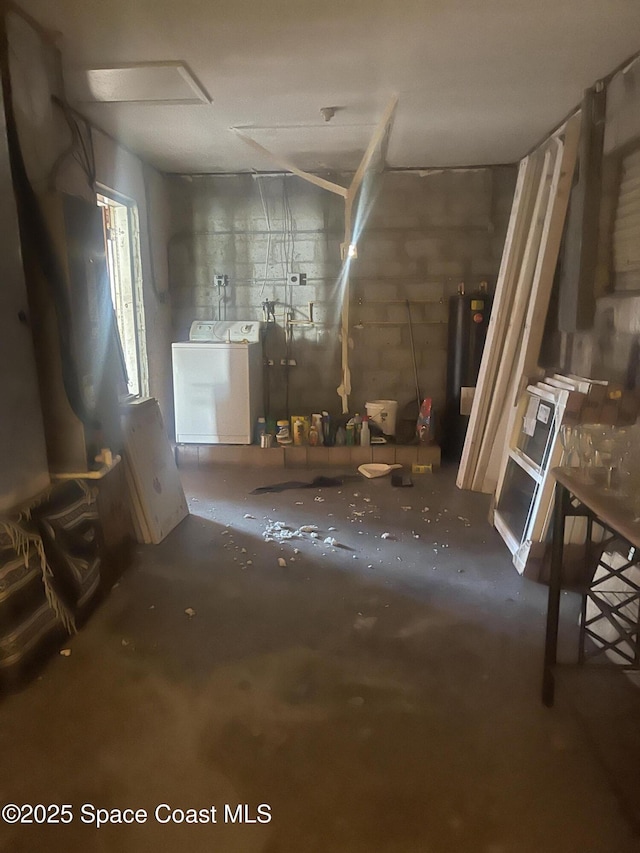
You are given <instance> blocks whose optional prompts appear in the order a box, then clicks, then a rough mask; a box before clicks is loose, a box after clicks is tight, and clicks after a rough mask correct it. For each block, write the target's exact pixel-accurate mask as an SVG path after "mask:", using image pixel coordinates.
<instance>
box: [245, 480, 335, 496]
mask: <svg viewBox="0 0 640 853" xmlns="http://www.w3.org/2000/svg"><path fill="white" fill-rule="evenodd" d="M348 479H351V478H350V477H349V476H346V477H324V476H320V477H315V478H314V479H313V480H312V481H311V482H310V483H306V482H304V481H300V480H288V481H287V482H286V483H274V484H273V485H271V486H260V487H259V488H257V489H254V490H253V491H252V492H251V494H252V495H263V494H267V493H269V492H286V491H288V490H289V489H328V488H330V487H332V486H342V485H343V484H344V481H345V480H348Z"/></svg>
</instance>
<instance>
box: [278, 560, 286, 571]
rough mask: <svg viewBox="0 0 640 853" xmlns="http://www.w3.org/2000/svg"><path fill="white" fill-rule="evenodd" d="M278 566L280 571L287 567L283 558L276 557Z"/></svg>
mask: <svg viewBox="0 0 640 853" xmlns="http://www.w3.org/2000/svg"><path fill="white" fill-rule="evenodd" d="M278 565H279V566H280V568H282V569H284V568H286V566H287V561H286V560H285V558H284V557H278Z"/></svg>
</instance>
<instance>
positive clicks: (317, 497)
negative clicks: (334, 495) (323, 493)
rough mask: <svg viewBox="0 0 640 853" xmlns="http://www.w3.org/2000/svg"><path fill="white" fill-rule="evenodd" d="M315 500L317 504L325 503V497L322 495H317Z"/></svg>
mask: <svg viewBox="0 0 640 853" xmlns="http://www.w3.org/2000/svg"><path fill="white" fill-rule="evenodd" d="M314 501H315V502H316V503H317V504H323V503H324V498H321V497H320V495H317V496H316V497H315V498H314Z"/></svg>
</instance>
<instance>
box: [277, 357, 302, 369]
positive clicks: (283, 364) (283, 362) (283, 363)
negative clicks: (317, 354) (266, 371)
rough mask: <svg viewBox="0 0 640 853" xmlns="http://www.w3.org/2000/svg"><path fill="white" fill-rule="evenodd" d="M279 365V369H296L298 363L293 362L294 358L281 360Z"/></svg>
mask: <svg viewBox="0 0 640 853" xmlns="http://www.w3.org/2000/svg"><path fill="white" fill-rule="evenodd" d="M280 365H281V367H287V366H288V367H297V366H298V362H297V361H296V360H295V358H290V359H289V360H288V361H287V359H286V358H281V359H280Z"/></svg>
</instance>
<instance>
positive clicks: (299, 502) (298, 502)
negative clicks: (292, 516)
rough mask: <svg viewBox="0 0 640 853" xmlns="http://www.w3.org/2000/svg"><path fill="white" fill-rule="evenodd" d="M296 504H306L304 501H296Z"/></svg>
mask: <svg viewBox="0 0 640 853" xmlns="http://www.w3.org/2000/svg"><path fill="white" fill-rule="evenodd" d="M296 506H304V501H296Z"/></svg>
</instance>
